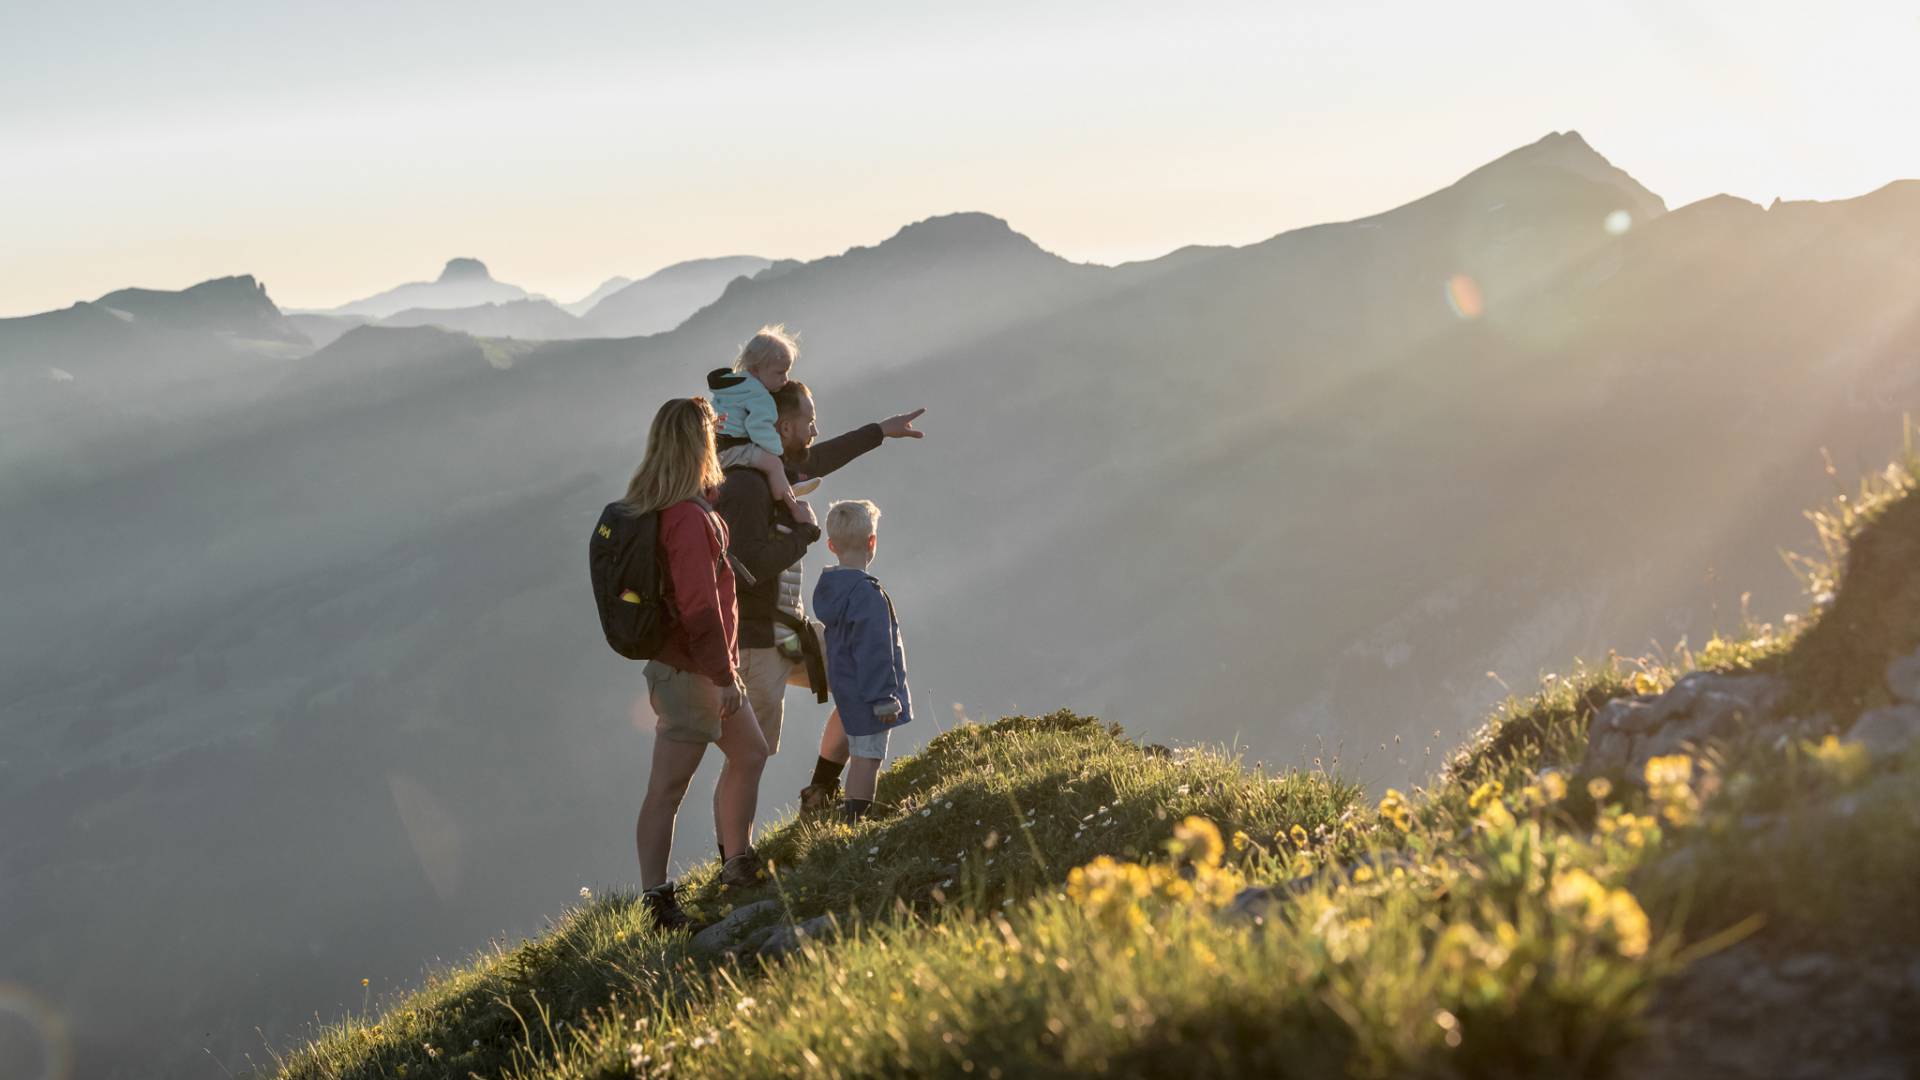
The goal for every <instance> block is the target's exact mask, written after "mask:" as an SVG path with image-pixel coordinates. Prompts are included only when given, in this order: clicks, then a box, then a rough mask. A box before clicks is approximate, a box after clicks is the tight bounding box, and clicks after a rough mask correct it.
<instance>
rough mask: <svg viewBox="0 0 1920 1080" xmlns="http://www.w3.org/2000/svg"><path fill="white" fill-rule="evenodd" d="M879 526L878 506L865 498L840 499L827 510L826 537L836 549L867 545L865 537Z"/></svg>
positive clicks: (846, 549)
mask: <svg viewBox="0 0 1920 1080" xmlns="http://www.w3.org/2000/svg"><path fill="white" fill-rule="evenodd" d="M879 527H880V508H879V507H877V506H875V505H873V504H872V503H871V502H868V501H867V500H866V499H842V500H841V501H839V502H837V503H834V504H833V506H832V507H831V508H829V509H828V510H827V539H829V540H831V541H833V546H834V548H835V549H836V550H840V551H851V550H852V549H854V548H860V547H865V546H867V537H869V536H872V535H873V534H874V530H876V529H878V528H879Z"/></svg>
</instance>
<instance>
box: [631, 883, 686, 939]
mask: <svg viewBox="0 0 1920 1080" xmlns="http://www.w3.org/2000/svg"><path fill="white" fill-rule="evenodd" d="M673 894H674V886H673V882H671V881H669V882H667V883H666V884H665V885H655V886H654V887H653V888H651V889H648V890H647V891H646V892H643V893H641V894H640V906H641V907H643V908H645V909H646V911H647V914H649V915H651V916H653V925H655V926H657V927H659V928H660V929H662V930H682V929H685V928H687V927H690V926H692V925H693V916H691V915H688V914H687V913H686V911H685V910H683V909H682V908H681V907H680V901H679V900H678V899H677V898H675V896H674V895H673Z"/></svg>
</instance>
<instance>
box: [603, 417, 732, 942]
mask: <svg viewBox="0 0 1920 1080" xmlns="http://www.w3.org/2000/svg"><path fill="white" fill-rule="evenodd" d="M714 426H715V416H714V412H713V408H712V407H711V406H710V405H708V404H707V402H706V399H704V398H676V399H674V400H672V401H669V402H667V403H666V404H665V405H662V406H661V407H660V411H659V413H657V414H656V415H655V416H654V418H653V428H652V429H651V430H650V431H649V432H648V433H647V452H646V457H645V458H644V459H642V460H641V462H640V467H639V469H637V470H636V471H635V472H634V474H633V480H632V482H631V483H629V484H628V485H627V496H626V499H625V500H624V501H625V502H626V503H627V504H628V505H629V506H631V507H632V508H633V510H634V512H636V513H646V512H648V511H655V510H657V511H659V514H660V529H659V537H660V539H659V555H658V558H659V559H660V560H661V571H662V579H663V580H664V581H665V582H666V583H667V584H668V589H667V592H668V595H669V596H671V597H672V604H673V619H672V622H671V626H670V628H669V630H668V632H667V640H666V644H665V645H663V646H662V647H661V649H660V651H659V652H658V653H657V654H656V655H655V657H654V658H653V659H652V660H649V661H647V668H646V676H647V697H648V700H649V701H651V702H652V704H653V712H654V715H655V717H657V718H658V720H657V725H656V727H655V737H654V741H653V767H652V771H651V773H650V774H649V775H648V777H647V794H646V798H645V800H644V801H642V803H641V805H640V819H639V821H638V822H637V823H636V824H635V826H634V844H635V847H636V848H637V849H638V851H639V856H640V887H641V889H642V890H643V892H642V894H641V900H642V903H643V904H644V905H645V906H646V908H647V910H648V911H650V912H652V913H653V917H654V920H655V921H656V922H657V923H658V924H659V925H660V926H662V927H666V928H673V927H679V926H685V925H687V923H688V922H690V921H691V920H689V919H688V917H687V915H686V913H685V912H683V911H682V910H681V909H680V905H679V903H678V902H677V901H676V899H675V897H674V884H673V882H672V881H670V880H669V879H668V878H667V865H668V857H669V855H670V853H671V850H672V847H673V823H674V818H675V817H676V816H678V814H679V812H680V803H681V801H682V800H683V799H684V798H685V797H686V794H687V784H688V782H689V781H691V780H692V779H693V773H694V770H695V769H698V768H699V767H700V759H701V758H702V757H704V756H705V755H706V752H707V744H708V743H717V744H718V745H719V747H720V752H721V753H723V754H725V755H726V758H727V760H726V766H725V767H724V768H723V769H721V771H720V779H719V782H718V786H717V788H716V790H715V791H714V804H713V811H714V828H715V830H716V831H717V832H718V833H719V836H720V856H721V861H722V862H721V872H720V877H721V881H722V882H724V883H728V884H747V883H750V882H752V881H753V880H755V879H757V877H758V876H759V875H758V870H759V867H758V859H757V858H756V856H755V855H754V854H753V847H752V837H753V814H754V808H755V804H756V803H757V802H758V801H759V797H760V772H761V769H762V768H763V767H764V766H765V765H766V761H767V741H766V737H765V736H764V735H763V734H762V733H761V731H760V724H759V722H758V721H756V720H755V719H754V715H753V706H752V705H751V704H749V703H748V701H747V695H746V689H745V687H744V686H743V685H742V684H741V681H740V670H739V664H738V661H737V652H736V648H735V645H736V641H735V630H736V627H737V626H738V623H739V610H738V603H737V601H736V599H735V594H734V578H733V568H732V566H731V565H730V564H729V562H728V558H727V526H726V523H725V522H723V521H722V520H721V519H720V517H719V515H717V514H715V513H714V512H713V508H712V507H711V506H710V505H708V502H707V499H708V496H709V493H711V492H712V491H713V490H714V489H715V488H717V487H719V485H720V483H721V481H722V476H721V472H720V463H719V461H718V460H717V459H716V458H715V456H714V450H713V445H714V444H713V432H714ZM729 853H731V854H729Z"/></svg>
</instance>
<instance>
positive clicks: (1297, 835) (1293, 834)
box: [1287, 825, 1307, 847]
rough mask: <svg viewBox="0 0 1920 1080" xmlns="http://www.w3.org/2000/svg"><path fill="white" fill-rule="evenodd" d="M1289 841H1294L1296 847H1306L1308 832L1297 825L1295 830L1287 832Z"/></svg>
mask: <svg viewBox="0 0 1920 1080" xmlns="http://www.w3.org/2000/svg"><path fill="white" fill-rule="evenodd" d="M1287 839H1289V840H1292V841H1293V846H1294V847H1306V846H1307V830H1306V829H1304V828H1302V827H1301V826H1299V825H1295V826H1294V827H1293V828H1291V829H1288V830H1287Z"/></svg>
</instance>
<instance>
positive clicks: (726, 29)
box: [0, 0, 1920, 315]
mask: <svg viewBox="0 0 1920 1080" xmlns="http://www.w3.org/2000/svg"><path fill="white" fill-rule="evenodd" d="M172 7H178V8H181V9H183V10H182V11H178V12H176V11H169V10H166V9H168V8H172ZM23 8H25V10H23ZM1569 129H1574V130H1578V131H1580V132H1581V133H1582V134H1583V135H1584V136H1586V138H1587V141H1588V142H1590V143H1592V144H1593V146H1594V147H1595V148H1596V149H1598V150H1599V151H1600V152H1601V153H1603V154H1605V155H1607V157H1608V158H1610V159H1611V160H1612V161H1613V163H1614V164H1616V165H1618V166H1620V167H1622V168H1624V169H1626V170H1627V171H1628V172H1630V173H1632V174H1633V175H1634V176H1635V177H1636V178H1638V179H1639V180H1640V181H1641V182H1642V183H1644V184H1646V185H1647V186H1648V187H1649V188H1651V189H1653V190H1654V191H1655V192H1657V193H1658V194H1660V195H1662V196H1663V197H1665V198H1666V200H1667V203H1668V205H1669V206H1680V205H1682V204H1685V203H1687V202H1691V201H1693V200H1695V199H1699V198H1702V197H1705V196H1707V195H1712V194H1715V193H1717V192H1722V191H1725V192H1731V193H1733V194H1735V195H1740V196H1742V197H1745V198H1748V199H1752V200H1754V201H1756V202H1761V203H1766V202H1769V201H1771V200H1772V199H1773V198H1774V197H1775V196H1780V197H1784V198H1789V199H1802V198H1811V199H1835V198H1847V197H1851V196H1855V195H1860V194H1864V193H1866V192H1868V191H1871V190H1873V189H1874V188H1877V187H1879V186H1881V185H1882V184H1884V183H1887V182H1888V181H1891V180H1894V179H1897V178H1906V177H1920V6H1916V5H1915V4H1913V3H1911V2H1906V3H1879V2H1847V0H1839V2H1834V3H1828V4H1825V5H1821V6H1819V7H1817V8H1816V7H1814V6H1810V5H1807V4H1805V3H1780V2H1759V3H1753V2H1748V3H1717V2H1716V3H1699V2H1689V0H1638V2H1627V3H1606V2H1599V0H1595V2H1589V3H1585V4H1577V5H1576V4H1542V3H1539V2H1538V0H1499V2H1489V3H1472V2H1456V3H1451V4H1436V3H1431V2H1422V3H1385V2H1378V0H1347V2H1345V3H1324V4H1313V5H1308V4H1279V3H1273V2H1271V0H1268V2H1262V3H1249V4H1240V3H1213V4H1187V5H1171V4H1167V3H1164V2H1155V3H1134V2H1131V0H1097V2H1080V0H1072V2H1053V3H1046V4H1035V3H1031V2H1027V3H1000V2H997V0H976V2H974V3H970V4H965V5H956V4H949V5H939V6H937V7H936V6H934V5H907V4H898V3H877V2H873V3H868V2H842V3H809V4H793V3H784V4H760V3H750V2H733V3H728V4H722V5H682V6H676V7H674V8H665V7H661V6H657V5H653V4H646V3H635V2H632V0H628V2H625V3H617V4H614V3H607V4H601V3H560V2H548V3H540V4H533V3H527V2H524V0H522V2H516V3H511V4H508V3H496V2H493V0H468V2H466V3H461V4H458V5H455V4H439V3H434V4H425V3H415V4H394V3H391V2H383V3H364V2H360V0H336V2H334V3H330V4H326V5H316V4H292V3H274V2H271V0H246V2H239V0H197V2H196V0H189V2H188V3H185V4H180V5H165V4H154V3H151V2H150V0H143V2H138V3H132V2H124V0H107V2H102V3H95V4H89V5H84V6H83V5H71V4H56V3H43V4H33V5H30V6H29V5H22V4H8V5H5V6H4V7H0V315H19V314H26V313H29V312H34V311H40V310H46V309H50V308H56V307H63V306H65V305H67V304H69V303H71V302H73V301H75V300H80V299H92V298H94V297H97V296H99V295H100V294H102V293H105V292H108V291H110V290H112V289H115V288H119V287H122V286H127V285H142V286H148V287H152V288H182V287H185V286H187V285H190V284H193V283H194V282H197V281H201V280H205V279H207V278H210V277H218V276H222V275H226V274H239V273H251V274H254V275H255V276H257V277H259V278H261V279H262V280H263V281H265V282H266V283H267V286H268V289H269V291H270V293H271V294H272V296H273V297H274V299H275V300H276V301H278V302H279V303H280V304H281V306H283V307H323V306H331V305H335V304H339V303H343V302H346V301H348V300H352V299H355V298H357V297H360V296H364V295H366V294H368V293H372V292H375V291H378V290H380V289H383V288H386V287H388V286H391V285H395V284H398V283H400V282H402V281H411V280H420V279H424V278H431V277H433V276H435V275H436V274H437V273H438V271H439V268H440V266H441V264H442V263H443V262H445V261H446V259H448V258H450V257H452V256H456V255H471V256H476V257H478V258H481V259H484V260H485V261H486V262H487V264H488V266H489V267H490V268H491V269H492V270H493V272H494V276H495V277H498V278H500V279H501V280H503V281H510V282H513V283H514V284H518V285H521V286H524V287H526V288H529V289H532V290H535V291H537V292H543V293H546V294H548V295H552V296H554V297H556V298H557V299H561V300H572V299H575V298H577V297H578V296H580V295H583V294H585V293H586V292H587V291H588V290H590V289H592V288H593V287H594V286H595V285H596V284H598V283H599V282H600V281H601V280H602V279H604V278H606V277H609V276H612V275H614V274H624V275H627V276H630V277H638V276H641V275H643V274H645V273H648V272H650V271H652V270H654V269H657V268H658V267H660V266H663V265H666V264H668V263H672V262H676V261H679V260H681V259H687V258H696V257H701V256H709V255H728V254H757V255H766V256H770V257H797V258H813V257H818V256H821V255H827V254H833V253H836V252H839V251H842V250H844V249H846V248H847V247H849V246H851V245H855V244H871V243H876V242H878V241H880V240H882V239H884V238H885V237H887V236H888V235H890V234H891V233H892V232H893V231H894V230H896V229H897V228H899V227H900V226H901V225H903V224H905V223H907V222H909V221H913V220H917V219H919V218H923V217H927V216H929V215H932V214H939V213H947V212H951V211H956V210H982V211H986V212H988V213H992V214H996V215H998V216H1000V217H1003V218H1006V219H1007V220H1008V221H1009V222H1011V223H1012V225H1013V227H1014V228H1016V229H1018V230H1020V231H1022V232H1024V233H1026V234H1027V235H1029V236H1031V237H1033V238H1034V239H1035V240H1036V241H1038V242H1039V243H1040V244H1041V245H1042V246H1044V247H1046V248H1048V249H1050V250H1053V251H1056V252H1059V253H1060V254H1063V255H1065V256H1067V257H1069V258H1073V259H1080V260H1089V261H1100V262H1112V261H1118V260H1124V259H1133V258H1145V257H1151V256H1154V255H1159V254H1163V253H1165V252H1166V251H1169V250H1171V249H1173V248H1176V247H1179V246H1181V245H1184V244H1190V243H1212V244H1219V243H1229V244H1244V243H1249V242H1253V241H1257V240H1260V239H1264V238H1266V237H1268V236H1271V235H1273V234H1274V233H1277V232H1281V231H1283V230H1286V229H1289V228H1293V227H1296V226H1300V225H1308V224H1313V223H1316V222H1321V221H1331V220H1342V219H1346V218H1352V217H1358V216H1362V215H1365V214H1369V213H1373V212H1376V211H1379V210H1383V209H1386V208H1388V207H1391V206H1394V205H1397V204H1399V203H1401V202H1405V201H1407V200H1409V199H1412V198H1416V197H1418V196H1420V195H1422V194H1425V193H1426V192H1428V191H1431V190H1433V189H1435V188H1438V187H1441V186H1444V185H1445V184H1448V183H1450V182H1452V181H1453V180H1454V179H1457V178H1458V177H1459V176H1460V175H1461V174H1463V173H1465V172H1467V171H1469V170H1471V169H1472V168H1474V167H1475V166H1477V165H1480V164H1482V163H1484V162H1485V161H1487V160H1490V159H1491V158H1494V157H1496V156H1498V155H1500V154H1502V153H1504V152H1506V151H1507V150H1510V149H1513V148H1514V147H1517V146H1520V145H1522V144H1524V143H1528V142H1532V141H1533V140H1535V139H1537V138H1539V137H1540V136H1542V135H1544V134H1546V133H1547V132H1549V131H1556V130H1562V131H1563V130H1569Z"/></svg>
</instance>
